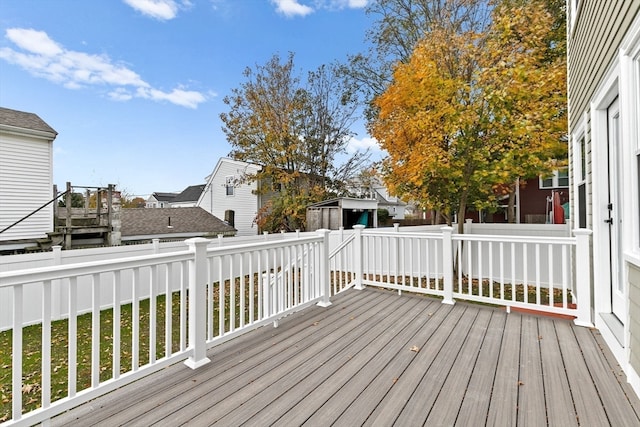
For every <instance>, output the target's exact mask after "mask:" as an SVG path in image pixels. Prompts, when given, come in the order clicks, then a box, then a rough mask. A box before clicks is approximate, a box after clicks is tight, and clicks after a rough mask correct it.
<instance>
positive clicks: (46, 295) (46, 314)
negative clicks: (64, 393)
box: [41, 280, 52, 408]
mask: <svg viewBox="0 0 640 427" xmlns="http://www.w3.org/2000/svg"><path fill="white" fill-rule="evenodd" d="M51 303H52V299H51V280H45V281H44V282H43V283H42V346H41V348H42V350H41V351H42V368H41V369H42V384H41V387H42V399H41V401H42V407H43V408H48V407H49V406H50V405H51V305H52V304H51Z"/></svg>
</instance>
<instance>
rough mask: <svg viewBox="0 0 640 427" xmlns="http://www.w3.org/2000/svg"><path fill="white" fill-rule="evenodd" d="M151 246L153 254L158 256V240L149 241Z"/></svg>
mask: <svg viewBox="0 0 640 427" xmlns="http://www.w3.org/2000/svg"><path fill="white" fill-rule="evenodd" d="M151 245H152V247H153V253H154V254H159V253H160V239H151Z"/></svg>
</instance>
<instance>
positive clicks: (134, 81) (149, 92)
mask: <svg viewBox="0 0 640 427" xmlns="http://www.w3.org/2000/svg"><path fill="white" fill-rule="evenodd" d="M6 37H7V39H9V40H10V41H11V42H13V43H14V44H15V45H16V46H17V47H19V48H20V49H21V50H20V51H19V50H14V49H12V48H9V47H4V48H1V49H0V59H4V60H5V61H7V62H9V63H11V64H15V65H18V66H20V67H22V68H24V69H25V70H27V71H28V72H29V73H31V74H32V75H34V76H36V77H41V78H45V79H47V80H49V81H52V82H54V83H57V84H61V85H63V86H64V87H66V88H69V89H81V88H85V87H90V86H106V87H109V88H110V91H109V92H108V96H109V98H111V99H113V100H118V101H128V100H130V99H132V98H134V97H138V98H144V99H151V100H154V101H167V102H171V103H172V104H176V105H180V106H183V107H188V108H197V106H198V105H199V104H200V103H202V102H204V101H206V97H205V95H203V94H201V93H200V92H195V91H189V90H185V89H184V88H177V89H173V90H172V91H170V92H164V91H161V90H159V89H156V88H153V87H151V85H150V84H149V83H147V82H146V81H144V80H143V79H142V77H141V76H140V75H139V74H138V73H136V72H135V71H133V70H131V69H130V68H128V67H127V66H125V65H123V64H118V63H114V62H113V61H112V60H111V59H110V58H109V57H108V56H107V55H95V54H89V53H85V52H78V51H73V50H67V49H65V48H64V47H63V46H61V45H60V44H58V43H56V42H55V41H53V40H52V39H51V38H50V37H49V36H48V35H47V34H46V33H45V32H43V31H36V30H33V29H24V28H10V29H8V30H7V31H6Z"/></svg>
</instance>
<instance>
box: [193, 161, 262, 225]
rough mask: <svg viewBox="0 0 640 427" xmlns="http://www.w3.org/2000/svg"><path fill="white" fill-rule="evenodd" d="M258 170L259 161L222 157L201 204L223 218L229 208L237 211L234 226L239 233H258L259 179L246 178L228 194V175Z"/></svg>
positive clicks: (251, 172)
mask: <svg viewBox="0 0 640 427" xmlns="http://www.w3.org/2000/svg"><path fill="white" fill-rule="evenodd" d="M257 170H258V167H257V166H255V165H248V164H246V163H242V162H237V161H234V160H230V159H220V161H219V163H218V165H217V166H216V169H215V170H214V172H213V174H212V176H211V177H210V179H209V181H208V183H207V186H206V187H205V190H204V192H203V193H202V196H201V197H200V200H199V201H198V206H200V207H202V208H203V209H205V210H207V211H208V212H210V213H211V214H213V215H214V216H216V217H218V218H220V219H223V220H224V218H225V211H227V210H232V211H234V214H235V215H234V216H235V223H234V227H235V229H236V230H238V233H237V236H251V235H256V234H258V227H257V225H256V224H255V218H256V215H257V214H258V208H259V203H258V202H259V196H257V195H256V194H255V190H256V182H255V181H252V182H245V183H242V184H239V185H238V186H236V187H235V189H234V194H233V195H232V196H228V195H227V194H226V187H225V178H226V177H227V176H234V177H236V178H241V177H242V176H243V175H244V174H254V173H256V171H257Z"/></svg>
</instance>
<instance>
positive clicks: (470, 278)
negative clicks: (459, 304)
mask: <svg viewBox="0 0 640 427" xmlns="http://www.w3.org/2000/svg"><path fill="white" fill-rule="evenodd" d="M466 243H467V244H466V246H467V268H468V270H469V271H467V292H468V293H469V295H473V287H472V286H471V285H472V284H473V265H472V262H473V241H472V240H468V241H467V242H466Z"/></svg>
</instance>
